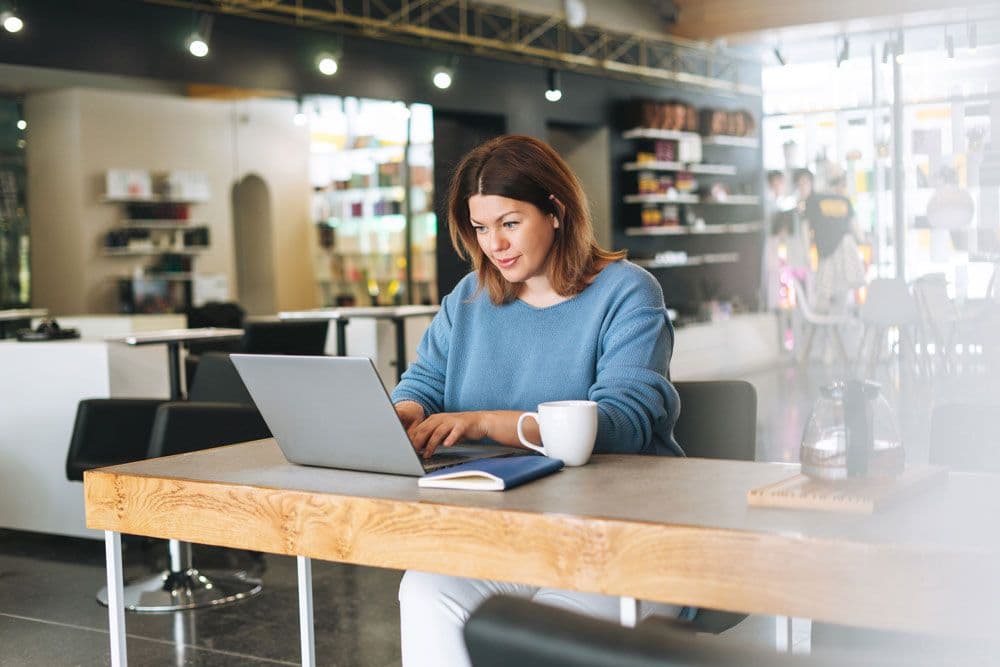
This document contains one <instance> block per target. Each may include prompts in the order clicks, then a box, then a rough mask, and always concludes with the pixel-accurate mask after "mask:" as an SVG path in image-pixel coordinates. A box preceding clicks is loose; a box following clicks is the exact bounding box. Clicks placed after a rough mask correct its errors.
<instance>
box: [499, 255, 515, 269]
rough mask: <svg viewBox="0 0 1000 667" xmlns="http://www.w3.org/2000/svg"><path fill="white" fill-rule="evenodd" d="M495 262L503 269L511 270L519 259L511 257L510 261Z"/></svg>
mask: <svg viewBox="0 0 1000 667" xmlns="http://www.w3.org/2000/svg"><path fill="white" fill-rule="evenodd" d="M494 261H495V262H496V263H497V266H499V267H500V268H501V269H509V268H510V267H512V266H514V262H516V261H517V257H511V258H510V259H495V260H494Z"/></svg>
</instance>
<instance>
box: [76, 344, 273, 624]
mask: <svg viewBox="0 0 1000 667" xmlns="http://www.w3.org/2000/svg"><path fill="white" fill-rule="evenodd" d="M270 435H271V433H270V431H269V430H268V428H267V426H266V425H265V424H264V420H263V418H262V417H261V416H260V413H259V412H258V411H257V408H256V407H255V406H254V405H253V402H252V400H251V399H250V395H249V394H248V393H247V390H246V387H244V386H243V382H242V381H241V380H240V378H239V375H238V374H237V373H236V369H235V367H233V365H232V362H231V361H230V359H229V355H228V354H224V353H218V352H212V353H206V354H205V355H203V357H202V360H201V363H200V364H199V371H198V375H197V377H196V378H195V381H194V383H193V384H192V386H191V390H190V400H188V401H164V400H162V399H142V398H134V399H116V398H108V399H88V400H84V401H80V404H79V406H78V407H77V414H76V422H75V423H74V425H73V435H72V439H71V441H70V447H69V452H68V454H67V456H66V477H67V478H68V479H70V480H75V481H82V480H83V473H84V471H85V470H90V469H92V468H100V467H104V466H109V465H117V464H120V463H129V462H132V461H138V460H142V459H147V458H156V457H159V456H168V455H172V454H181V453H184V452H191V451H197V450H201V449H209V448H211V447H217V446H220V445H226V444H234V443H237V442H245V441H247V440H258V439H261V438H268V437H270ZM169 557H170V560H169V567H168V569H167V570H164V571H162V572H158V573H156V574H154V575H152V576H149V577H146V578H144V579H141V580H139V581H136V582H132V583H130V584H129V585H127V586H125V591H124V598H123V599H124V602H125V608H126V609H128V610H129V611H136V612H165V611H179V610H184V609H196V608H199V607H209V606H218V605H222V604H228V603H231V602H236V601H239V600H244V599H246V598H249V597H252V596H254V595H257V594H258V593H260V592H261V583H260V582H259V581H257V580H255V579H251V578H248V577H246V576H245V575H242V574H221V575H214V574H213V575H212V576H211V577H209V576H208V575H206V574H204V573H202V572H199V571H198V570H197V569H196V568H195V567H194V565H193V564H192V558H191V545H190V544H188V543H186V542H180V541H177V540H170V542H169ZM97 599H98V601H99V602H100V603H101V604H103V605H105V606H106V605H107V604H108V591H107V588H102V589H101V590H100V591H99V592H98V594H97Z"/></svg>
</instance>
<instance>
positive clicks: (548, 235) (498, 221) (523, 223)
mask: <svg viewBox="0 0 1000 667" xmlns="http://www.w3.org/2000/svg"><path fill="white" fill-rule="evenodd" d="M469 217H470V218H471V220H472V227H473V229H475V232H476V239H477V240H478V241H479V247H480V248H482V249H483V252H484V253H485V254H486V257H487V259H488V260H489V261H490V262H492V263H493V265H494V266H495V267H497V268H498V269H499V270H500V274H501V275H502V276H503V277H504V278H505V279H506V280H507V281H509V282H512V283H528V282H530V281H532V279H537V278H541V279H543V280H544V281H545V282H547V281H548V278H547V276H546V270H547V269H548V261H549V250H551V249H552V243H553V242H554V240H555V237H556V227H558V226H559V223H558V222H557V221H556V218H555V216H553V215H546V214H545V213H542V212H541V211H540V210H539V209H538V208H537V207H536V206H535V205H534V204H529V203H528V202H524V201H520V200H518V199H510V198H508V197H501V196H499V195H472V196H471V197H469ZM534 282H535V283H537V282H538V281H537V280H535V281H534Z"/></svg>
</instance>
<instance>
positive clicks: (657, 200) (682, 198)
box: [625, 194, 699, 204]
mask: <svg viewBox="0 0 1000 667" xmlns="http://www.w3.org/2000/svg"><path fill="white" fill-rule="evenodd" d="M698 202H699V199H698V195H689V194H676V195H668V194H648V195H625V203H626V204H697V203H698Z"/></svg>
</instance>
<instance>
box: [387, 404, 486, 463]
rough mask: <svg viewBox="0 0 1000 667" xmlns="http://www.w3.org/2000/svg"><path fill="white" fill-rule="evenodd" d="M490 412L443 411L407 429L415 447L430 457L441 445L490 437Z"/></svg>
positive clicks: (447, 445) (445, 445)
mask: <svg viewBox="0 0 1000 667" xmlns="http://www.w3.org/2000/svg"><path fill="white" fill-rule="evenodd" d="M489 414H490V413H488V412H441V413H438V414H435V415H431V416H430V417H428V418H427V419H424V420H422V421H420V422H419V423H417V424H414V425H413V426H411V427H410V428H408V429H407V430H406V434H407V435H408V436H410V442H411V443H413V448H414V449H415V450H417V452H418V453H420V454H422V455H423V457H424V458H425V459H426V458H430V457H431V456H433V455H434V451H435V450H436V449H437V448H438V447H440V446H444V447H451V446H452V445H454V444H455V443H458V442H461V441H464V440H482V439H483V438H486V437H489V430H490V429H489Z"/></svg>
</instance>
